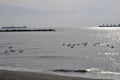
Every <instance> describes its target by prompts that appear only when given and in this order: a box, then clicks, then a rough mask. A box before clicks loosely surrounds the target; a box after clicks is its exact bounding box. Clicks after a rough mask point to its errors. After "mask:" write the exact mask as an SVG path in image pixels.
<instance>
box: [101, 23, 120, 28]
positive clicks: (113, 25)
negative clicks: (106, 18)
mask: <svg viewBox="0 0 120 80" xmlns="http://www.w3.org/2000/svg"><path fill="white" fill-rule="evenodd" d="M99 27H120V24H110V25H109V24H106V25H105V24H103V25H99Z"/></svg>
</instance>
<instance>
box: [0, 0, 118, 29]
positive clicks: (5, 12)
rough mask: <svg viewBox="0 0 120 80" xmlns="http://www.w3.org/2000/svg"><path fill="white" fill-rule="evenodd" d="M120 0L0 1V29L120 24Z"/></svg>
mask: <svg viewBox="0 0 120 80" xmlns="http://www.w3.org/2000/svg"><path fill="white" fill-rule="evenodd" d="M119 8H120V0H0V26H11V25H20V26H22V25H27V26H35V27H38V26H40V27H76V26H77V27H81V26H97V25H99V24H103V23H104V24H107V23H108V24H111V23H119V22H120V9H119Z"/></svg>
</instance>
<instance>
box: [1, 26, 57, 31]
mask: <svg viewBox="0 0 120 80" xmlns="http://www.w3.org/2000/svg"><path fill="white" fill-rule="evenodd" d="M30 31H56V30H55V29H33V28H27V26H23V27H17V26H12V27H1V29H0V32H30Z"/></svg>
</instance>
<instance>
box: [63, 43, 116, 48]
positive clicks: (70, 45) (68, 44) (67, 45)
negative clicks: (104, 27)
mask: <svg viewBox="0 0 120 80" xmlns="http://www.w3.org/2000/svg"><path fill="white" fill-rule="evenodd" d="M88 44H89V43H88V42H84V43H81V44H80V43H77V44H71V43H67V44H65V43H63V44H62V46H66V47H68V48H75V46H80V45H82V46H87V45H88ZM97 45H102V44H101V43H99V42H98V43H93V44H92V46H97ZM105 46H107V47H110V48H111V49H113V48H115V46H113V45H110V44H105Z"/></svg>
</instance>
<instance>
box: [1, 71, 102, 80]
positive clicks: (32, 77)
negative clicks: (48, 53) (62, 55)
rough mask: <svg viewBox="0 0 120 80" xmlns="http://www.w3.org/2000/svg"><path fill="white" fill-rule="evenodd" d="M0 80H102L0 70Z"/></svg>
mask: <svg viewBox="0 0 120 80" xmlns="http://www.w3.org/2000/svg"><path fill="white" fill-rule="evenodd" d="M0 80H104V79H89V78H81V77H67V76H59V75H53V74H45V73H35V72H23V71H7V70H0Z"/></svg>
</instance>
